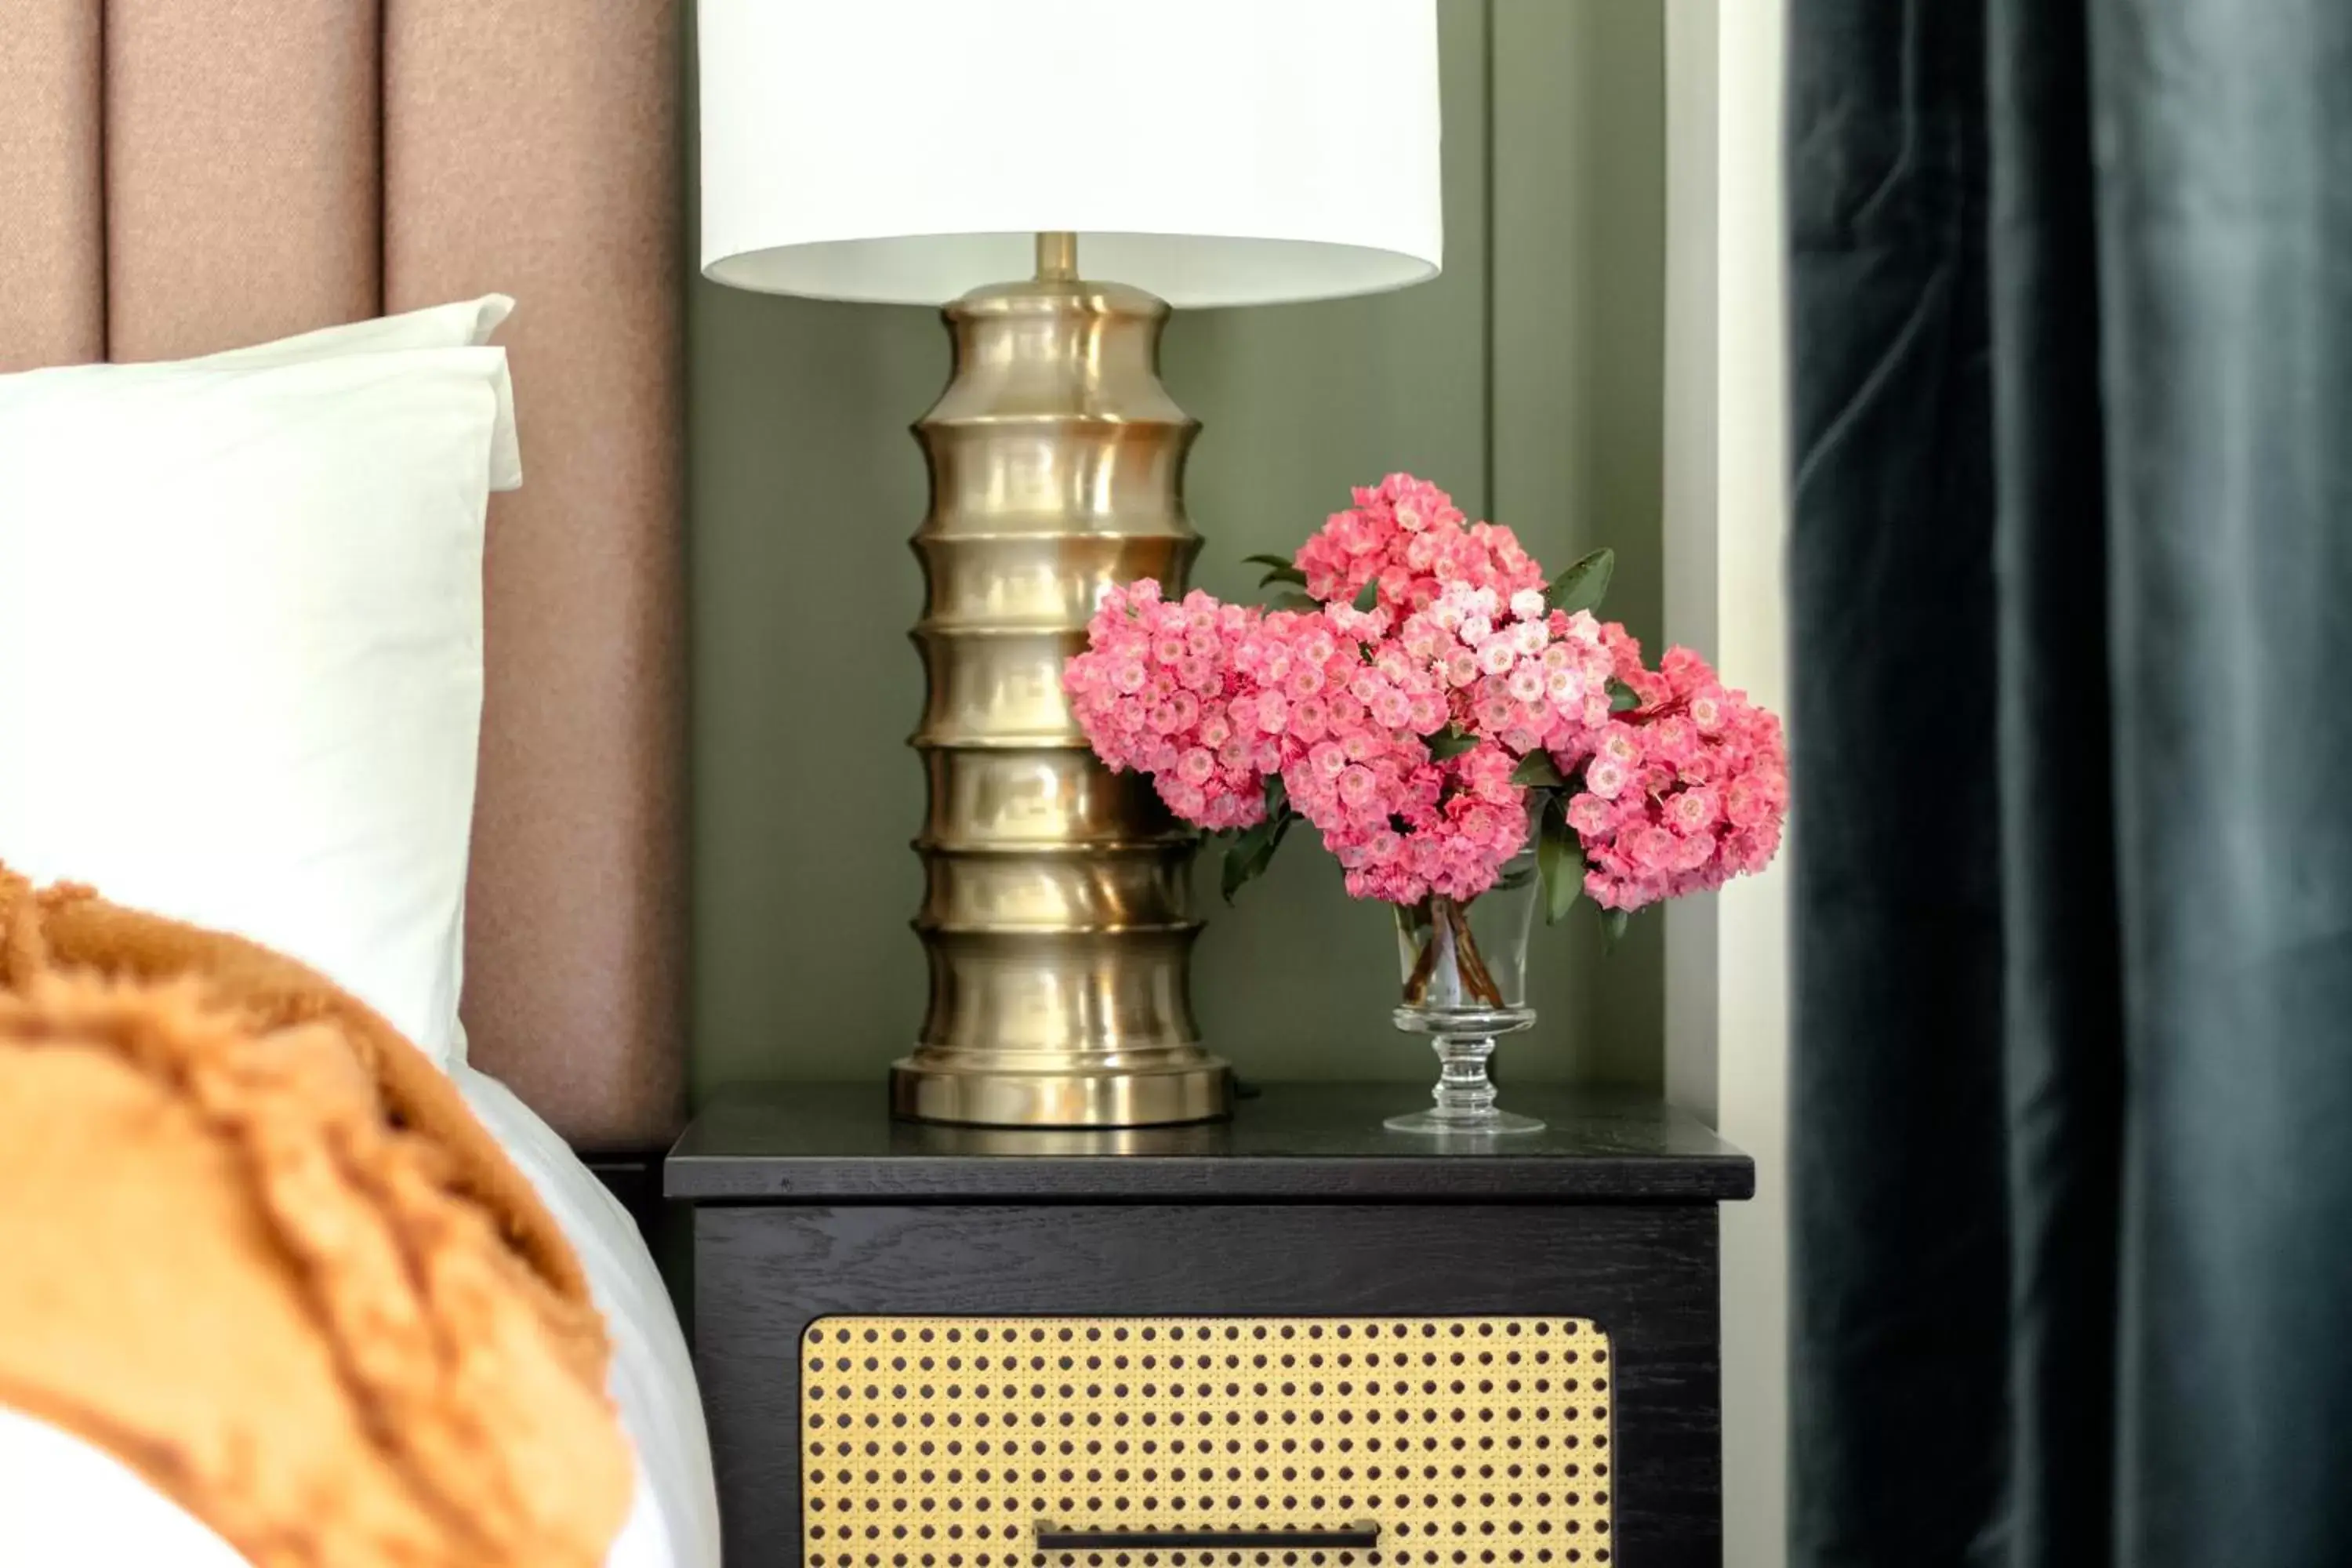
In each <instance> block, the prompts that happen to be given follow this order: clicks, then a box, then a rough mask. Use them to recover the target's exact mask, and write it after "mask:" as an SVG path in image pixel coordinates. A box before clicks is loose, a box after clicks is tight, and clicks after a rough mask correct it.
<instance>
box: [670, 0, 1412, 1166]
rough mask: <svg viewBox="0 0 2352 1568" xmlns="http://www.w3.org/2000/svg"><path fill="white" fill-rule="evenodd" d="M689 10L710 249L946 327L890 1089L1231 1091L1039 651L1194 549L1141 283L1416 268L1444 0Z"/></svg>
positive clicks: (1163, 922)
mask: <svg viewBox="0 0 2352 1568" xmlns="http://www.w3.org/2000/svg"><path fill="white" fill-rule="evenodd" d="M698 27H699V35H700V55H701V64H700V69H701V94H702V142H701V149H702V190H703V203H702V213H703V233H702V256H703V271H704V272H705V273H706V274H707V275H708V276H709V277H710V278H712V279H716V280H717V281H719V282H721V283H728V284H733V285H737V286H740V287H742V288H748V289H766V290H770V291H773V292H780V293H795V294H805V295H811V296H814V297H818V298H824V299H840V300H877V301H896V302H907V303H924V304H935V305H936V304H944V305H945V316H946V320H947V322H948V326H949V330H950V332H951V333H952V335H953V337H954V342H955V373H954V375H953V378H952V379H951V380H950V383H949V384H948V387H947V390H946V392H945V393H944V394H943V395H941V396H940V401H939V402H938V404H937V405H934V406H933V408H932V409H931V411H930V412H929V414H928V415H926V416H924V417H923V418H922V419H921V421H920V422H919V423H918V424H917V426H915V433H916V436H917V438H918V439H919V441H920V442H921V444H922V447H923V450H924V453H925V456H926V457H927V458H928V459H929V464H930V477H931V500H930V506H929V511H928V513H927V515H926V516H925V517H924V519H923V521H922V523H921V525H920V526H919V528H918V529H917V530H916V532H915V537H914V548H915V552H916V555H917V556H918V558H919V560H920V562H921V563H922V568H923V574H924V580H925V582H926V584H927V585H928V593H927V595H926V600H925V605H924V610H923V616H922V619H921V620H919V622H917V624H916V626H915V628H914V634H913V635H914V639H915V643H916V646H917V647H918V648H919V651H920V653H921V656H922V659H923V668H924V673H925V675H926V678H927V681H928V689H929V696H928V698H927V700H926V701H925V704H924V710H923V714H922V718H921V721H920V723H919V726H918V727H917V729H916V731H915V734H914V737H913V742H912V743H913V745H914V747H915V749H916V750H917V751H918V752H920V753H921V755H922V758H923V763H924V766H925V768H926V770H927V772H928V775H929V809H928V811H927V812H926V814H925V818H924V822H923V826H922V830H921V832H920V834H919V837H917V838H916V841H915V847H916V850H917V852H918V853H919V854H920V855H921V857H922V858H923V863H924V868H925V871H926V880H927V888H926V892H925V895H924V899H923V903H922V906H921V909H920V910H919V912H918V913H917V915H916V918H915V922H914V923H915V929H916V931H917V932H918V933H919V936H920V937H921V939H922V942H923V945H924V947H925V950H926V951H927V952H928V954H929V961H930V999H929V1006H928V1008H927V1010H926V1013H925V1016H924V1018H923V1022H922V1025H921V1026H920V1029H919V1033H918V1034H917V1036H916V1039H915V1044H914V1049H913V1051H912V1053H911V1054H910V1055H908V1057H907V1058H906V1059H904V1060H903V1061H901V1062H899V1063H898V1065H897V1066H896V1067H895V1068H893V1069H892V1075H891V1103H892V1106H893V1108H894V1109H895V1110H897V1111H898V1112H899V1113H900V1114H903V1115H908V1116H913V1117H918V1118H921V1119H923V1120H928V1121H952V1122H967V1123H973V1124H979V1125H987V1126H1008V1127H1132V1126H1151V1125H1160V1124H1165V1123H1171V1122H1182V1121H1203V1120H1207V1119H1210V1118H1213V1117H1217V1116H1222V1115H1224V1114H1226V1112H1227V1111H1228V1110H1229V1109H1230V1102H1231V1094H1232V1090H1231V1075H1230V1073H1229V1071H1228V1069H1227V1068H1226V1067H1225V1065H1224V1063H1223V1062H1221V1061H1219V1060H1218V1059H1217V1058H1214V1057H1213V1056H1211V1055H1210V1054H1209V1053H1208V1052H1207V1051H1206V1050H1205V1049H1203V1048H1202V1043H1201V1039H1200V1035H1199V1030H1198V1028H1197V1026H1195V1024H1194V1022H1193V1017H1192V1005H1191V1001H1190V997H1189V994H1188V993H1189V980H1190V965H1191V952H1192V939H1193V937H1194V935H1195V934H1196V933H1197V932H1198V931H1199V929H1200V927H1199V922H1198V921H1196V920H1194V919H1193V918H1192V914H1191V910H1190V893H1189V880H1190V869H1189V868H1190V861H1191V858H1192V852H1193V848H1194V838H1193V836H1192V833H1191V831H1190V830H1189V829H1186V828H1184V827H1183V826H1181V825H1180V824H1178V823H1177V822H1175V821H1174V820H1173V819H1172V818H1171V817H1170V816H1169V815H1168V814H1167V812H1166V811H1165V810H1164V809H1163V808H1162V807H1161V806H1160V803H1159V802H1158V800H1157V799H1156V798H1155V797H1154V796H1153V795H1152V793H1151V790H1150V785H1149V784H1146V783H1145V782H1144V781H1143V780H1142V779H1140V778H1139V777H1138V776H1136V775H1133V774H1129V775H1125V776H1114V775H1112V774H1111V773H1109V772H1108V770H1106V769H1105V768H1104V767H1103V766H1102V765H1101V764H1100V763H1097V761H1096V760H1095V758H1094V755H1093V753H1092V752H1090V751H1088V750H1087V744H1086V742H1085V739H1084V737H1083V736H1082V735H1080V733H1079V732H1078V729H1077V726H1076V722H1075V721H1074V720H1073V719H1072V717H1071V714H1070V712H1069V709H1068V706H1067V704H1066V701H1065V700H1064V698H1063V695H1062V687H1061V671H1062V665H1063V661H1064V660H1065V659H1066V658H1068V657H1069V656H1070V655H1071V654H1072V653H1074V652H1076V650H1077V649H1079V648H1080V647H1083V646H1084V645H1085V639H1086V630H1085V628H1086V623H1087V619H1088V617H1089V616H1091V615H1092V614H1093V611H1094V607H1095V605H1096V604H1097V601H1098V599H1099V597H1100V595H1101V594H1102V592H1103V590H1104V589H1105V588H1106V587H1108V586H1109V585H1110V584H1114V583H1119V582H1127V581H1130V580H1132V579H1135V578H1138V577H1147V576H1148V577H1156V578H1158V579H1159V580H1160V583H1161V584H1163V586H1164V587H1165V588H1166V590H1167V592H1168V593H1169V594H1170V595H1171V596H1174V595H1180V594H1181V592H1182V591H1183V588H1184V585H1185V576H1186V574H1187V572H1188V571H1189V569H1190V567H1191V565H1192V557H1193V555H1194V554H1195V553H1196V552H1198V550H1199V548H1200V538H1199V536H1198V535H1197V534H1195V533H1194V532H1193V531H1192V524H1191V522H1190V521H1188V520H1187V518H1186V516H1185V512H1184V501H1183V463H1184V455H1185V452H1186V449H1187V448H1188V447H1190V446H1191V445H1192V437H1193V435H1194V433H1195V432H1196V431H1197V429H1198V428H1199V426H1198V425H1197V423H1196V422H1195V421H1193V420H1192V419H1191V418H1188V417H1187V416H1185V414H1184V413H1183V411H1182V410H1181V409H1180V408H1178V407H1177V406H1176V405H1175V403H1174V402H1173V401H1172V400H1171V398H1170V397H1169V395H1168V393H1167V391H1166V389H1165V388H1163V387H1162V386H1161V385H1160V377H1159V370H1158V363H1159V345H1160V328H1161V326H1162V325H1163V323H1164V322H1165V321H1166V320H1167V317H1168V311H1169V306H1170V305H1171V304H1180V305H1221V304H1227V305H1229V304H1255V303H1265V302H1271V301H1276V300H1304V299H1318V298H1331V297H1336V296H1339V295H1347V294H1360V293H1368V292H1372V291H1375V290H1379V289H1392V288H1399V287H1402V286H1403V285H1405V284H1408V283H1413V282H1418V281H1420V280H1422V279H1425V278H1429V277H1433V276H1434V275H1435V273H1436V271H1437V268H1438V265H1439V262H1440V257H1441V248H1442V230H1443V224H1442V221H1441V217H1440V209H1439V184H1438V99H1437V21H1436V11H1435V0H854V3H852V0H702V3H701V5H700V7H699V23H698ZM1082 265H1083V267H1084V268H1085V271H1084V272H1082V271H1081V266H1082ZM1088 274H1091V275H1093V276H1095V277H1097V278H1100V279H1118V281H1115V282H1114V281H1088V280H1087V276H1088ZM1013 279H1018V280H1013Z"/></svg>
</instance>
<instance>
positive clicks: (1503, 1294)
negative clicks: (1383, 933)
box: [666, 1084, 1755, 1568]
mask: <svg viewBox="0 0 2352 1568" xmlns="http://www.w3.org/2000/svg"><path fill="white" fill-rule="evenodd" d="M1415 1093H1416V1090H1415V1089H1413V1088H1412V1086H1410V1085H1398V1084H1385V1085H1379V1086H1370V1085H1304V1084H1302V1085H1282V1086H1276V1087H1272V1088H1269V1089H1266V1090H1265V1093H1264V1094H1263V1095H1262V1096H1261V1097H1259V1098H1257V1099H1255V1100H1246V1101H1244V1103H1243V1105H1242V1107H1241V1109H1240V1111H1239V1113H1238V1114H1237V1115H1236V1116H1235V1118H1234V1121H1232V1122H1231V1123H1228V1124H1222V1125H1209V1126H1200V1127H1186V1128H1171V1129H1160V1130H1153V1131H1130V1132H1108V1133H1079V1132H1026V1133H1024V1132H1001V1131H981V1130H976V1129H959V1128H945V1127H927V1126H916V1125H911V1124H908V1123H903V1122H893V1121H890V1120H888V1118H887V1114H886V1110H885V1106H884V1097H883V1093H882V1090H881V1089H880V1088H879V1087H878V1086H876V1085H871V1084H860V1085H853V1086H822V1087H807V1086H794V1087H780V1088H775V1089H763V1090H751V1091H737V1092H732V1093H723V1094H721V1095H719V1097H718V1098H717V1099H716V1100H714V1101H713V1102H712V1103H711V1104H709V1106H707V1107H706V1108H705V1109H704V1110H703V1112H702V1114H701V1115H700V1116H699V1117H698V1119H697V1120H696V1121H695V1123H694V1125H693V1126H692V1127H691V1128H689V1129H688V1131H687V1133H686V1135H685V1137H684V1138H682V1139H681V1140H680V1141H679V1142H678V1144H677V1148H676V1149H675V1150H673V1151H672V1152H671V1154H670V1157H669V1161H668V1163H667V1174H666V1181H667V1193H668V1195H669V1196H670V1197H671V1198H673V1199H679V1200H684V1201H686V1202H688V1203H690V1204H692V1205H694V1280H693V1293H694V1301H695V1326H696V1350H695V1354H696V1359H697V1361H698V1363H699V1367H700V1372H701V1378H702V1393H703V1399H704V1403H705V1405H706V1406H707V1408H708V1410H709V1417H710V1429H711V1439H712V1442H713V1445H714V1447H715V1448H716V1450H717V1457H718V1464H719V1499H720V1504H721V1508H722V1511H723V1513H724V1517H725V1522H726V1531H727V1555H728V1561H729V1563H730V1564H737V1565H742V1568H768V1565H770V1564H795V1565H797V1564H802V1563H803V1562H804V1561H805V1562H806V1564H807V1568H1030V1565H1033V1564H1036V1563H1051V1564H1072V1563H1075V1564H1078V1565H1080V1568H1087V1565H1098V1568H1118V1565H1120V1564H1126V1565H1128V1568H1209V1565H1212V1564H1213V1565H1216V1568H1230V1565H1232V1564H1236V1563H1238V1564H1242V1565H1243V1568H1250V1565H1253V1564H1266V1565H1269V1568H1281V1565H1284V1564H1291V1565H1296V1568H1313V1564H1316V1563H1323V1564H1326V1565H1327V1568H1347V1565H1350V1564H1364V1565H1367V1568H1369V1565H1371V1564H1381V1565H1382V1568H1400V1565H1417V1568H1431V1565H1434V1568H1487V1565H1493V1568H1512V1565H1515V1564H1516V1565H1518V1568H1582V1565H1584V1564H1588V1563H1612V1564H1616V1565H1617V1568H1695V1565H1696V1564H1701V1563H1706V1564H1713V1563H1719V1562H1720V1560H1721V1556H1722V1521H1721V1517H1720V1510H1721V1495H1720V1488H1721V1452H1720V1432H1719V1424H1718V1400H1719V1390H1718V1378H1717V1342H1718V1323H1717V1215H1716V1205H1717V1203H1718V1202H1720V1201H1722V1200H1725V1199H1737V1198H1744V1197H1747V1196H1748V1195H1749V1194H1750V1193H1751V1192H1752V1191H1753V1190H1754V1185H1755V1174H1754V1168H1753V1166H1752V1165H1751V1163H1749V1161H1748V1158H1747V1156H1745V1155H1744V1154H1741V1153H1740V1152H1738V1151H1737V1150H1735V1149H1733V1148H1731V1147H1730V1146H1729V1145H1727V1144H1726V1143H1724V1142H1721V1141H1720V1140H1718V1139H1717V1138H1716V1137H1715V1135H1714V1134H1713V1133H1711V1132H1710V1131H1707V1130H1706V1128H1705V1127H1703V1126H1701V1125H1700V1124H1699V1123H1698V1122H1696V1121H1694V1120H1692V1119H1691V1118H1689V1117H1688V1116H1686V1115H1685V1114H1683V1113H1682V1112H1680V1111H1676V1110H1672V1109H1670V1108H1668V1107H1666V1106H1664V1105H1663V1104H1661V1103H1659V1102H1658V1101H1656V1100H1648V1099H1640V1098H1631V1097H1626V1096H1623V1095H1618V1094H1613V1093H1611V1092H1608V1091H1596V1090H1589V1089H1545V1088H1540V1087H1532V1086H1517V1087H1514V1088H1513V1089H1512V1090H1511V1094H1510V1103H1511V1105H1512V1107H1513V1108H1514V1109H1516V1110H1525V1111H1528V1112H1529V1113H1532V1114H1535V1115H1539V1116H1541V1117H1543V1118H1544V1119H1545V1120H1546V1121H1549V1123H1550V1127H1549V1131H1545V1132H1541V1133H1538V1134H1534V1135H1532V1136H1528V1137H1522V1138H1510V1139H1493V1140H1486V1141H1484V1146H1483V1147H1476V1148H1468V1149H1462V1150H1453V1149H1444V1148H1441V1147H1438V1146H1436V1145H1435V1144H1433V1142H1430V1141H1428V1140H1423V1139H1416V1138H1412V1137H1407V1136H1402V1135H1400V1134H1395V1133H1390V1132H1386V1131H1382V1130H1381V1125H1380V1123H1381V1117H1382V1116H1383V1115H1386V1114H1388V1113H1390V1112H1392V1111H1394V1110H1397V1109H1399V1108H1400V1107H1402V1106H1404V1105H1406V1104H1408V1103H1409V1102H1410V1101H1411V1100H1412V1099H1413V1098H1414V1096H1415ZM1204 1531H1205V1532H1211V1533H1208V1534H1206V1535H1203V1534H1202V1532H1204ZM1233 1532H1238V1533H1233ZM1041 1547H1044V1548H1047V1549H1049V1550H1048V1551H1046V1552H1044V1553H1041V1551H1040V1548H1041ZM1065 1552H1066V1554H1064V1553H1065ZM818 1559H822V1560H823V1561H822V1563H819V1562H818V1561H817V1560H818Z"/></svg>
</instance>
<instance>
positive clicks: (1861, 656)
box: [1787, 0, 2352, 1568]
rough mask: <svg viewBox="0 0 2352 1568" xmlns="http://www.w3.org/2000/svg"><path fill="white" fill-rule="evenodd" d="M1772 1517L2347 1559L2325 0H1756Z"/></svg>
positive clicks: (2350, 1285)
mask: <svg viewBox="0 0 2352 1568" xmlns="http://www.w3.org/2000/svg"><path fill="white" fill-rule="evenodd" d="M1790 13H1791V14H1790V49H1789V59H1790V81H1789V124H1788V137H1789V142H1788V150H1787V151H1788V174H1789V200H1790V269H1791V334H1792V335H1791V353H1792V363H1793V400H1794V401H1793V409H1792V456H1793V462H1794V468H1795V491H1794V512H1793V515H1794V525H1793V538H1792V544H1791V552H1792V553H1791V560H1790V582H1791V595H1792V604H1791V618H1792V621H1793V623H1794V626H1795V628H1796V632H1795V638H1796V645H1795V649H1794V657H1795V689H1794V693H1793V699H1792V703H1791V710H1792V711H1791V724H1790V734H1791V740H1792V743H1793V749H1794V754H1793V759H1792V762H1793V783H1794V786H1795V813H1794V824H1795V827H1794V835H1795V837H1794V839H1793V842H1794V844H1795V845H1796V859H1795V871H1794V875H1795V893H1794V899H1795V911H1794V912H1795V921H1796V925H1795V948H1796V968H1797V973H1796V976H1795V984H1796V1003H1795V1018H1794V1028H1795V1038H1794V1048H1795V1068H1794V1072H1795V1078H1794V1082H1793V1084H1792V1096H1793V1102H1792V1117H1793V1121H1792V1135H1791V1149H1792V1154H1793V1161H1794V1169H1793V1175H1792V1184H1793V1190H1792V1194H1791V1195H1792V1202H1793V1205H1794V1215H1795V1218H1794V1231H1795V1239H1794V1247H1795V1253H1794V1275H1793V1280H1794V1283H1793V1301H1792V1308H1793V1314H1794V1325H1795V1327H1794V1347H1793V1348H1794V1370H1793V1389H1792V1405H1793V1433H1792V1439H1793V1447H1792V1468H1793V1480H1792V1484H1793V1489H1794V1492H1793V1498H1792V1514H1791V1520H1792V1522H1791V1532H1792V1542H1791V1545H1792V1552H1791V1561H1792V1562H1793V1563H1796V1564H1798V1565H1800V1568H1863V1565H1870V1568H1880V1565H1885V1568H1937V1565H1941V1564H1960V1563H1966V1564H2003V1565H2012V1564H2013V1565H2018V1568H2109V1565H2117V1568H2121V1565H2129V1568H2273V1565H2276V1568H2286V1565H2295V1568H2344V1565H2347V1564H2352V700H2347V678H2352V0H1791V4H1790Z"/></svg>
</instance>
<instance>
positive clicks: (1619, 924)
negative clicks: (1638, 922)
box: [1601, 910, 1633, 952]
mask: <svg viewBox="0 0 2352 1568" xmlns="http://www.w3.org/2000/svg"><path fill="white" fill-rule="evenodd" d="M1631 919H1633V912H1632V911H1631V910H1601V952H1616V951H1617V944H1618V942H1621V941H1622V940H1623V939H1624V936H1625V922H1626V921H1629V920H1631Z"/></svg>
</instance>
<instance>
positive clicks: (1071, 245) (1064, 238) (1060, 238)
mask: <svg viewBox="0 0 2352 1568" xmlns="http://www.w3.org/2000/svg"><path fill="white" fill-rule="evenodd" d="M1077 275H1078V237H1077V236H1076V235H1075V234H1072V233H1070V232H1068V231H1067V230H1066V229H1054V230H1051V231H1049V232H1047V233H1044V234H1040V235H1039V236H1038V237H1037V280H1038V281H1039V282H1041V283H1066V282H1068V281H1070V280H1071V279H1075V278H1076V277H1077Z"/></svg>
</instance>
